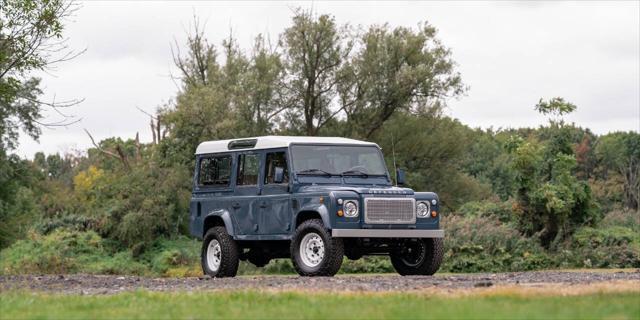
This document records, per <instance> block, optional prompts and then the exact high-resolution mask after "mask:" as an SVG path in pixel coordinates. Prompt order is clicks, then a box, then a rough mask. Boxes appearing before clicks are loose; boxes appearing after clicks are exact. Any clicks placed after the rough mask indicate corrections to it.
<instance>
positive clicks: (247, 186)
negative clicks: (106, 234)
mask: <svg viewBox="0 0 640 320" xmlns="http://www.w3.org/2000/svg"><path fill="white" fill-rule="evenodd" d="M261 156H262V154H261V153H258V152H244V153H239V154H238V155H237V161H236V163H237V166H236V186H235V190H234V195H233V199H232V201H231V207H232V209H233V214H232V216H233V219H234V220H235V222H236V224H237V226H238V229H239V230H238V233H239V234H242V235H252V234H257V233H258V231H259V222H260V221H259V216H258V214H259V210H258V207H257V205H258V196H259V195H260V186H259V185H258V182H259V180H258V179H259V175H260V162H261V161H260V158H261Z"/></svg>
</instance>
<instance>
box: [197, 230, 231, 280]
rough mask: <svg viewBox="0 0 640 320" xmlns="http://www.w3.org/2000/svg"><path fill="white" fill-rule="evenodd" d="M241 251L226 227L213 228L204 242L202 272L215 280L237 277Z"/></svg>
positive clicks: (206, 235) (201, 258)
mask: <svg viewBox="0 0 640 320" xmlns="http://www.w3.org/2000/svg"><path fill="white" fill-rule="evenodd" d="M239 254H240V252H239V250H238V245H237V244H236V242H235V241H234V240H233V238H231V236H229V234H228V233H227V230H226V229H225V228H224V227H213V228H211V229H209V230H208V231H207V233H206V234H205V235H204V240H203V241H202V253H201V255H200V262H201V264H202V271H203V272H204V273H205V274H207V275H209V276H211V277H214V278H222V277H235V276H236V273H237V272H238V264H239Z"/></svg>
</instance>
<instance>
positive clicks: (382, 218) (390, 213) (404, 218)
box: [364, 198, 416, 224]
mask: <svg viewBox="0 0 640 320" xmlns="http://www.w3.org/2000/svg"><path fill="white" fill-rule="evenodd" d="M415 207H416V200H415V199H413V198H365V199H364V222H365V223H370V224H412V223H416V211H415Z"/></svg>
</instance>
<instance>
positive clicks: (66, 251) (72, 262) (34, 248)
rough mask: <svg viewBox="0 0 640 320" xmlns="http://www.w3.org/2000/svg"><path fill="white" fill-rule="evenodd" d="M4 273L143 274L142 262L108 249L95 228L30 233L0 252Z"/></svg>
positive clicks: (0, 263) (1, 268)
mask: <svg viewBox="0 0 640 320" xmlns="http://www.w3.org/2000/svg"><path fill="white" fill-rule="evenodd" d="M0 270H1V272H2V273H4V274H24V273H53V274H57V273H78V272H82V273H95V274H105V273H106V274H144V273H145V268H144V266H143V265H142V264H140V263H138V262H136V261H134V260H133V259H132V257H131V254H130V253H129V252H113V251H111V250H109V249H108V248H107V247H106V246H105V243H104V241H103V239H102V238H101V237H100V236H99V235H98V234H97V233H95V232H93V231H85V232H78V231H70V230H65V229H58V230H55V231H53V232H51V233H50V234H48V235H40V234H37V233H31V234H30V235H29V238H28V239H25V240H19V241H17V242H16V243H14V244H13V245H12V246H10V247H9V248H7V249H5V250H3V251H2V252H0Z"/></svg>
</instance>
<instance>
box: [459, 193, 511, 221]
mask: <svg viewBox="0 0 640 320" xmlns="http://www.w3.org/2000/svg"><path fill="white" fill-rule="evenodd" d="M514 204H515V203H514V202H513V201H500V200H499V199H492V200H485V201H472V202H467V203H465V204H464V205H462V206H461V207H460V209H458V212H457V213H458V214H460V215H463V216H465V217H490V216H493V217H495V218H497V219H498V220H500V221H501V222H503V223H508V222H512V221H514V220H515V219H516V216H515V213H514V212H513V206H514Z"/></svg>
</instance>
